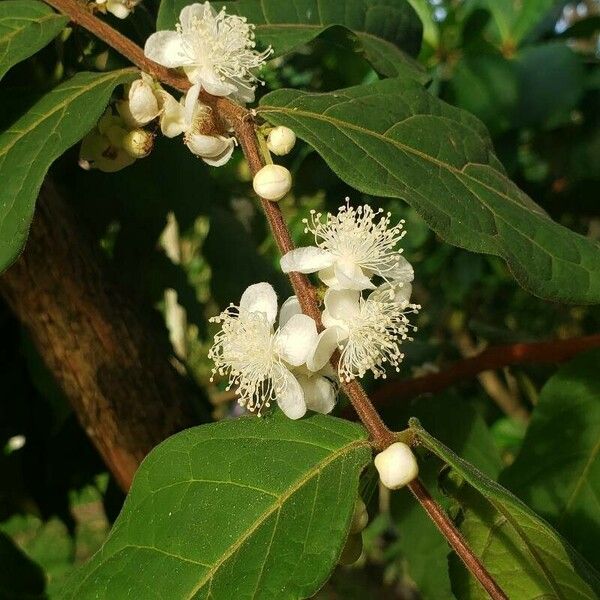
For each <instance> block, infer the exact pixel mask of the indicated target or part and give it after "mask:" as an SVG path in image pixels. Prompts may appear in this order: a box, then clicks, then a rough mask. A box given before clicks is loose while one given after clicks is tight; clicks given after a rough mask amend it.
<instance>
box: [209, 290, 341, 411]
mask: <svg viewBox="0 0 600 600" xmlns="http://www.w3.org/2000/svg"><path fill="white" fill-rule="evenodd" d="M276 319H277V296H276V294H275V290H274V289H273V288H272V287H271V286H270V285H269V284H268V283H257V284H255V285H251V286H250V287H249V288H248V289H247V290H246V291H245V292H244V294H243V295H242V298H241V300H240V304H239V306H234V305H231V306H230V307H229V308H227V310H225V311H223V312H222V313H221V314H220V315H219V316H218V317H214V318H213V319H211V320H212V321H213V322H215V323H219V324H220V325H221V330H220V331H219V332H218V333H217V335H216V336H215V340H214V344H213V346H212V348H211V350H210V352H209V358H211V359H212V360H213V361H214V363H215V368H214V370H213V376H214V375H215V374H216V373H219V375H222V376H226V377H228V378H229V385H228V388H227V389H230V388H231V387H232V386H236V387H237V392H238V395H239V403H240V404H241V405H242V406H244V407H245V408H247V409H248V410H250V411H256V412H258V414H259V415H260V414H261V412H262V411H263V409H265V408H269V407H270V406H271V404H272V403H273V402H276V403H277V404H278V405H279V407H280V408H281V410H282V411H283V412H284V413H285V414H286V415H287V416H288V417H290V418H291V419H299V418H300V417H302V416H303V415H304V413H305V412H306V409H307V408H309V409H311V410H314V411H317V412H321V413H324V414H326V413H328V412H330V411H331V410H332V409H333V406H334V404H335V396H336V392H337V387H336V384H335V374H334V373H333V372H332V371H331V370H330V369H329V368H328V367H327V366H325V365H324V368H322V369H319V370H317V371H309V370H308V369H307V368H306V361H307V358H308V356H309V354H310V352H311V350H312V349H313V347H314V345H315V343H316V339H317V326H316V323H315V322H314V321H313V319H311V318H310V317H308V316H306V315H304V314H302V311H301V309H300V305H299V303H298V300H297V299H296V297H295V296H292V297H291V298H289V299H288V300H286V301H285V302H284V303H283V305H282V306H281V310H280V312H279V323H278V327H277V328H275V321H276Z"/></svg>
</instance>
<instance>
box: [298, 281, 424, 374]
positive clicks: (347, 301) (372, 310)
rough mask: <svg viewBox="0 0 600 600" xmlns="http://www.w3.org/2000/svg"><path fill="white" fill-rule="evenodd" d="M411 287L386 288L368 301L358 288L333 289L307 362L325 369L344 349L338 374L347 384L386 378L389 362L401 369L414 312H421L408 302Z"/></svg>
mask: <svg viewBox="0 0 600 600" xmlns="http://www.w3.org/2000/svg"><path fill="white" fill-rule="evenodd" d="M410 293H411V285H410V284H404V285H402V286H400V287H397V288H396V289H395V290H392V288H391V287H390V286H389V285H388V284H384V285H383V286H380V287H379V288H378V289H376V290H375V291H374V292H372V293H371V294H370V295H369V296H368V297H367V298H366V299H364V298H362V297H361V295H360V292H359V291H358V290H332V289H329V290H327V292H326V293H325V300H324V302H325V310H324V311H323V317H322V320H323V325H324V326H325V330H324V331H322V332H321V333H320V334H319V337H318V340H317V343H316V344H315V346H314V348H313V351H312V352H311V354H310V355H309V358H308V360H307V366H308V368H309V369H310V370H312V371H318V370H319V369H322V368H323V366H324V364H325V363H326V362H327V361H329V359H330V358H331V355H332V354H333V353H334V352H335V350H336V349H339V350H340V351H341V353H340V359H339V365H338V374H339V377H340V379H341V380H342V381H350V380H351V379H354V378H356V377H363V376H364V375H365V373H366V372H367V371H372V372H373V374H374V375H375V377H376V378H377V377H383V378H385V377H386V372H385V364H386V363H389V364H390V365H391V366H392V367H394V368H395V369H396V371H399V365H400V363H401V362H402V359H403V358H404V354H403V353H402V352H401V351H400V345H401V344H402V342H404V341H406V340H411V339H412V338H410V337H409V336H408V332H409V331H410V330H413V331H415V330H416V328H415V327H414V326H412V325H410V323H409V321H408V317H407V316H406V315H407V314H409V313H414V312H417V310H418V309H419V308H420V307H419V306H418V305H416V304H409V302H408V299H409V297H410Z"/></svg>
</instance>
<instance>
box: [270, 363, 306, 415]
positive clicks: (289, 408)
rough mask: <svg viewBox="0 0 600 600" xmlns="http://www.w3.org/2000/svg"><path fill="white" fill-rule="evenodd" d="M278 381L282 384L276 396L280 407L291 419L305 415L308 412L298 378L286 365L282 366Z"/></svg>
mask: <svg viewBox="0 0 600 600" xmlns="http://www.w3.org/2000/svg"><path fill="white" fill-rule="evenodd" d="M278 383H279V384H280V385H281V386H282V390H281V391H280V392H279V393H278V394H277V398H276V400H277V404H278V405H279V408H281V410H282V411H283V413H284V414H285V416H286V417H289V418H290V419H300V418H301V417H303V416H304V415H305V414H306V403H305V402H304V392H303V391H302V388H301V387H300V384H299V383H298V381H297V379H296V378H295V377H294V376H293V375H292V374H291V373H290V371H288V370H287V369H286V368H285V367H281V372H280V374H279V377H278Z"/></svg>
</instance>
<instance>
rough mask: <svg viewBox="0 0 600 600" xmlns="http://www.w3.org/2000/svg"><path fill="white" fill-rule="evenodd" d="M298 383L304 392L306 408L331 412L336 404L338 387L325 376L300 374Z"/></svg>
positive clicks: (325, 412)
mask: <svg viewBox="0 0 600 600" xmlns="http://www.w3.org/2000/svg"><path fill="white" fill-rule="evenodd" d="M298 383H299V384H300V385H301V386H302V391H303V392H304V402H305V403H306V408H308V409H310V410H314V411H315V412H318V413H321V414H323V415H327V414H329V413H330V412H331V411H332V410H333V408H334V406H335V396H336V389H335V386H334V385H333V383H331V381H329V380H328V379H326V378H325V377H320V376H319V375H315V376H314V377H307V376H306V375H298Z"/></svg>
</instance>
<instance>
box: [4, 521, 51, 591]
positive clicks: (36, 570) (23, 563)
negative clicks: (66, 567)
mask: <svg viewBox="0 0 600 600" xmlns="http://www.w3.org/2000/svg"><path fill="white" fill-rule="evenodd" d="M45 587H46V580H45V577H44V572H43V571H42V569H41V568H40V567H39V565H36V564H35V563H34V562H33V561H31V560H30V559H29V558H28V557H27V556H26V555H25V554H24V553H23V552H22V551H21V550H20V549H19V548H18V547H17V546H16V545H15V544H14V543H13V541H12V540H11V539H10V537H8V536H7V535H6V534H5V533H3V532H2V531H0V598H1V599H2V600H22V599H23V598H30V599H31V600H33V599H34V598H39V599H42V598H45V597H46V595H45V593H44V590H45Z"/></svg>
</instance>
